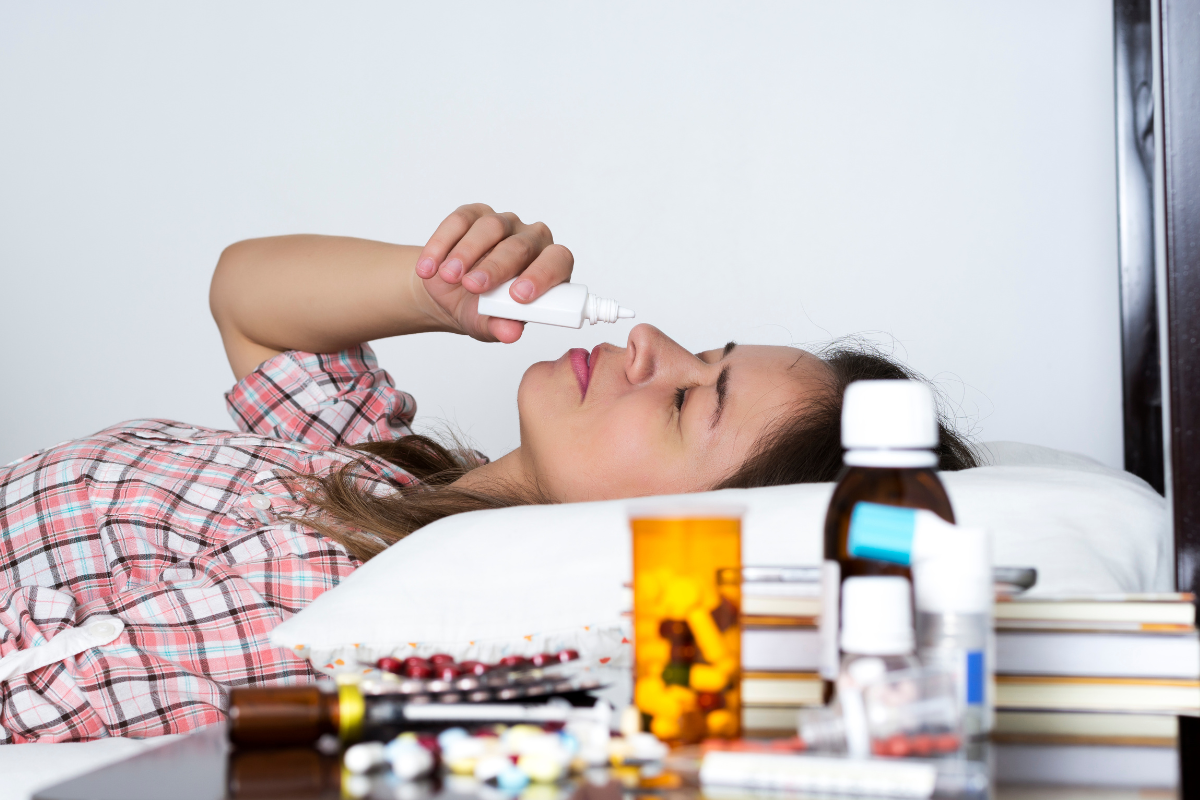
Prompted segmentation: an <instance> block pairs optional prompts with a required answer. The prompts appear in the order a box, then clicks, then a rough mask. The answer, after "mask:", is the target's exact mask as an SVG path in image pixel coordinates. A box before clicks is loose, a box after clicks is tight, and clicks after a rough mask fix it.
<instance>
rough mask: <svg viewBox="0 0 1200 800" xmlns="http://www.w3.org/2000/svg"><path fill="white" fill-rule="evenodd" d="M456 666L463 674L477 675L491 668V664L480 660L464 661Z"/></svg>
mask: <svg viewBox="0 0 1200 800" xmlns="http://www.w3.org/2000/svg"><path fill="white" fill-rule="evenodd" d="M458 668H459V669H461V670H462V671H463V674H465V675H475V676H477V677H478V676H479V675H482V674H483V673H485V672H487V671H488V670H489V669H491V666H490V665H488V664H485V663H483V662H482V661H464V662H462V663H461V664H459V665H458Z"/></svg>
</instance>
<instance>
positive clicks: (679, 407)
mask: <svg viewBox="0 0 1200 800" xmlns="http://www.w3.org/2000/svg"><path fill="white" fill-rule="evenodd" d="M686 398H687V389H685V388H683V387H680V388H678V389H676V390H675V410H676V411H683V401H684V400H685V399H686Z"/></svg>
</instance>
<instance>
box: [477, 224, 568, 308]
mask: <svg viewBox="0 0 1200 800" xmlns="http://www.w3.org/2000/svg"><path fill="white" fill-rule="evenodd" d="M543 230H544V232H543ZM549 233H550V231H549V229H548V228H545V226H542V227H541V228H540V229H539V228H538V227H536V226H533V225H530V226H523V229H522V230H520V231H518V232H517V233H514V234H513V235H512V236H509V237H508V238H506V239H504V241H502V242H500V243H499V244H497V245H496V246H495V247H494V248H492V250H491V251H490V252H489V253H487V254H486V255H485V256H484V257H483V258H482V259H480V261H479V263H478V264H476V265H475V266H474V267H473V268H472V269H471V270H470V271H469V272H468V273H467V274H466V276H464V277H463V279H462V285H463V288H465V289H466V290H467V291H469V292H474V293H479V292H486V291H487V290H488V289H491V288H494V287H496V286H499V285H500V284H502V283H504V282H505V281H506V280H508V279H509V278H513V277H516V276H517V275H520V274H521V273H522V272H524V271H525V269H527V268H528V267H529V265H530V264H532V263H533V262H534V261H535V260H537V259H538V258H539V257H540V256H541V254H542V253H543V252H544V251H545V249H546V246H547V245H549V244H550V236H549Z"/></svg>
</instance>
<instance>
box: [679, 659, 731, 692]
mask: <svg viewBox="0 0 1200 800" xmlns="http://www.w3.org/2000/svg"><path fill="white" fill-rule="evenodd" d="M727 683H729V672H728V671H726V670H724V669H721V667H719V666H716V665H713V664H693V665H692V671H691V674H690V675H689V676H688V685H689V686H691V687H692V688H693V689H695V690H696V691H697V692H719V691H721V690H723V689H724V688H725V684H727Z"/></svg>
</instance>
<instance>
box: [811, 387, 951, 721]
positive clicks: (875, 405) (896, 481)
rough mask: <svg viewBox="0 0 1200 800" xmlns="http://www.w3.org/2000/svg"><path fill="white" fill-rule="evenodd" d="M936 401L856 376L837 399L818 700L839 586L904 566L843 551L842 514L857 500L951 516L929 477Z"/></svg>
mask: <svg viewBox="0 0 1200 800" xmlns="http://www.w3.org/2000/svg"><path fill="white" fill-rule="evenodd" d="M937 446H938V422H937V406H936V404H935V402H934V398H933V392H932V390H930V388H929V387H928V386H926V385H925V384H923V383H920V382H918V381H909V380H890V381H856V382H855V383H852V384H850V386H849V387H847V389H846V396H845V398H844V400H843V404H842V447H843V448H845V450H846V452H845V456H844V462H845V465H846V466H845V467H844V468H843V470H842V474H841V476H840V477H839V479H838V483H837V486H836V487H834V490H833V497H832V498H831V499H830V502H829V511H828V512H827V513H826V516H825V543H824V544H825V546H824V551H825V557H824V558H825V560H824V563H823V566H822V573H821V583H822V588H821V603H822V607H821V665H820V672H821V677H822V678H823V679H824V682H825V695H826V700H828V699H829V697H830V695H831V694H832V691H833V681H834V680H835V679H836V678H837V673H838V667H839V664H840V662H841V653H840V648H839V646H838V636H839V631H840V624H839V621H840V618H841V614H840V610H841V594H842V593H841V586H842V583H844V582H845V580H846V579H847V578H851V577H855V576H862V575H901V576H903V577H905V578H908V579H909V580H910V581H911V580H912V573H911V572H910V570H909V568H908V567H906V566H901V565H898V564H889V563H886V562H883V561H874V560H871V559H863V558H851V557H850V555H849V549H848V538H849V532H850V515H851V514H852V513H853V511H854V507H855V505H857V504H858V503H861V502H869V503H882V504H884V505H893V506H904V507H907V508H922V509H926V510H928V511H932V512H934V513H935V514H937V515H938V516H940V517H942V518H943V519H945V520H946V521H947V522H951V523H952V522H954V511H953V510H952V509H951V507H950V498H949V497H948V496H947V495H946V489H945V487H944V486H942V482H941V481H940V480H939V479H938V476H937V463H938V457H937V454H936V452H935V448H936V447H937Z"/></svg>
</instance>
